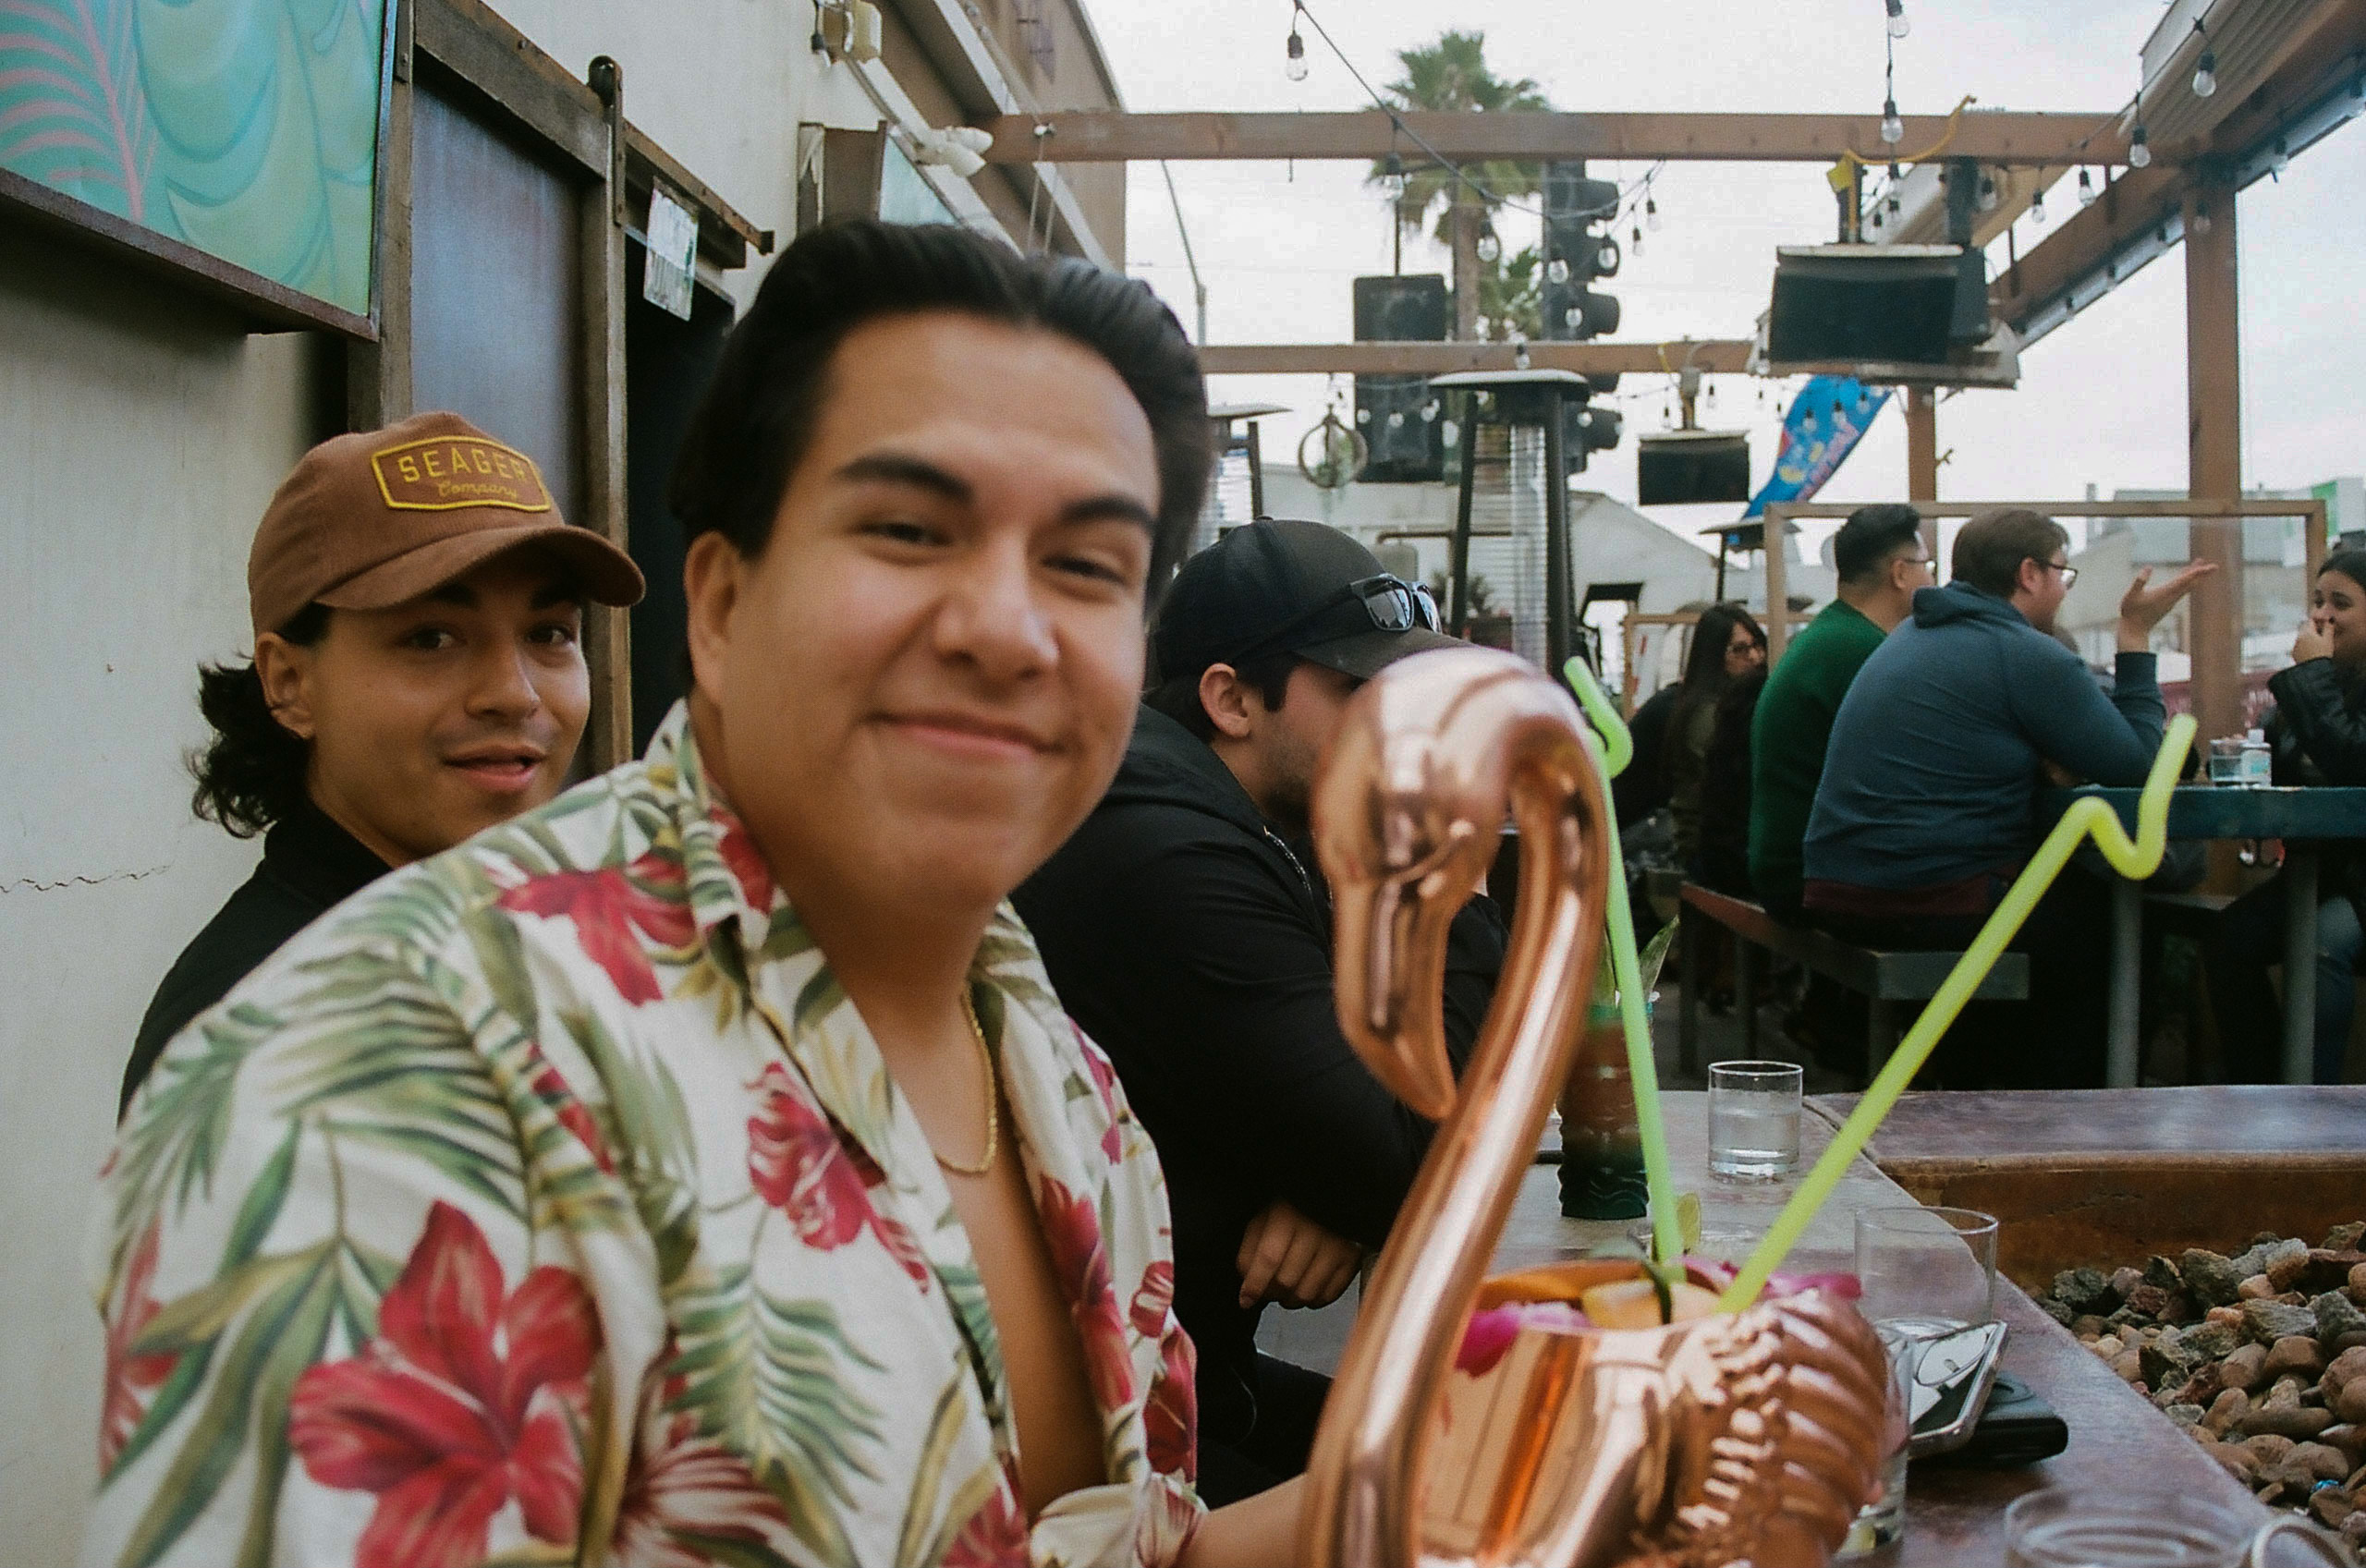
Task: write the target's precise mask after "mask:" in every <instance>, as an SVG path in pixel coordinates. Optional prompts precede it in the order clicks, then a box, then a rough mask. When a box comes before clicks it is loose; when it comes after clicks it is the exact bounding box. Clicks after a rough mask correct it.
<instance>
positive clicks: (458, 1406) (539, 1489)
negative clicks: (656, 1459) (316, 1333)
mask: <svg viewBox="0 0 2366 1568" xmlns="http://www.w3.org/2000/svg"><path fill="white" fill-rule="evenodd" d="M599 1348H600V1326H599V1320H598V1318H597V1315H596V1314H595V1313H594V1311H593V1309H592V1306H591V1298H590V1296H589V1295H586V1294H585V1292H584V1289H583V1286H582V1284H581V1283H580V1282H579V1281H578V1280H577V1279H576V1278H575V1276H574V1275H573V1274H570V1273H568V1272H567V1270H564V1269H559V1268H555V1267H552V1266H550V1265H547V1264H546V1265H544V1266H543V1267H542V1268H539V1269H536V1270H534V1271H533V1272H531V1273H530V1274H528V1275H527V1276H526V1278H525V1280H524V1281H523V1282H521V1283H520V1284H519V1285H518V1289H517V1291H516V1292H515V1293H514V1294H512V1293H509V1292H508V1291H507V1290H506V1282H505V1281H504V1280H503V1277H502V1272H501V1263H500V1260H499V1259H498V1258H494V1255H493V1249H492V1248H491V1247H490V1246H486V1245H485V1239H484V1234H483V1233H482V1231H480V1230H478V1229H477V1226H476V1222H474V1221H472V1220H470V1218H469V1217H468V1216H467V1215H466V1214H463V1213H462V1212H461V1211H460V1210H458V1209H455V1208H453V1207H452V1206H451V1205H450V1204H448V1203H442V1202H439V1203H437V1204H436V1205H435V1206H434V1207H433V1209H430V1210H429V1211H428V1216H427V1228H426V1232H425V1234H422V1235H421V1237H420V1241H419V1245H418V1246H416V1247H415V1248H413V1249H412V1251H411V1255H410V1258H409V1261H408V1262H407V1263H406V1264H405V1265H404V1266H403V1271H402V1276H401V1277H400V1278H399V1279H397V1280H396V1282H395V1283H394V1287H393V1288H392V1289H390V1290H389V1291H387V1292H386V1295H385V1299H384V1301H383V1302H381V1303H380V1304H379V1307H378V1337H377V1338H376V1339H374V1340H372V1342H371V1343H369V1344H368V1345H367V1346H366V1347H364V1349H363V1350H362V1352H361V1353H360V1355H356V1356H354V1357H353V1358H352V1359H350V1360H348V1361H335V1362H325V1363H323V1364H322V1365H320V1366H318V1367H312V1368H311V1369H310V1370H309V1371H307V1372H306V1373H305V1374H304V1375H303V1376H302V1377H301V1378H299V1379H298V1380H296V1388H295V1392H294V1393H293V1395H292V1396H291V1397H290V1399H289V1401H288V1432H287V1436H288V1441H289V1443H290V1445H291V1446H292V1447H293V1448H294V1449H295V1451H296V1453H297V1454H298V1455H299V1457H300V1458H301V1459H302V1460H303V1463H304V1469H305V1472H306V1473H307V1474H308V1475H310V1476H311V1477H312V1479H313V1480H315V1481H317V1482H319V1483H320V1484H321V1485H322V1486H324V1487H331V1488H335V1489H338V1490H340V1491H367V1492H374V1493H376V1494H377V1498H378V1506H377V1509H376V1511H375V1512H374V1513H372V1514H371V1516H370V1523H369V1525H367V1526H366V1527H365V1528H364V1529H363V1530H362V1532H361V1537H360V1540H359V1541H358V1542H356V1543H355V1547H354V1559H355V1561H357V1562H367V1563H370V1564H372V1568H409V1565H417V1568H467V1565H469V1564H473V1563H477V1562H482V1560H483V1558H484V1555H485V1544H486V1536H487V1533H488V1531H489V1528H490V1526H491V1525H492V1523H493V1518H494V1514H496V1513H500V1512H501V1511H502V1509H504V1508H505V1507H506V1506H507V1505H508V1504H509V1503H510V1502H511V1501H516V1502H517V1504H518V1512H519V1513H520V1514H521V1516H522V1517H523V1519H524V1521H525V1525H526V1528H527V1530H528V1531H529V1532H530V1533H531V1534H532V1535H533V1536H534V1537H535V1538H537V1539H540V1540H544V1541H550V1542H553V1543H555V1544H557V1545H561V1546H570V1545H572V1544H573V1543H574V1540H575V1535H576V1527H577V1526H576V1516H577V1513H578V1512H579V1505H580V1502H581V1499H582V1494H583V1456H582V1454H581V1453H580V1452H579V1449H578V1448H577V1444H576V1436H575V1434H576V1432H577V1431H578V1430H579V1429H580V1428H581V1426H582V1423H583V1421H584V1418H585V1415H586V1407H587V1405H588V1404H589V1395H588V1392H587V1390H586V1383H585V1380H586V1378H587V1377H588V1376H589V1375H590V1373H591V1363H592V1359H593V1357H594V1356H595V1355H598V1353H599Z"/></svg>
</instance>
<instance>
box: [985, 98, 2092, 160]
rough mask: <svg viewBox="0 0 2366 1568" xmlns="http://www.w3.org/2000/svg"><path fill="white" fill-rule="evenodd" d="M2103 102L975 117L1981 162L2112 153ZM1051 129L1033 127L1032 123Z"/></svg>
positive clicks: (1193, 147) (1228, 141)
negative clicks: (1945, 110)
mask: <svg viewBox="0 0 2366 1568" xmlns="http://www.w3.org/2000/svg"><path fill="white" fill-rule="evenodd" d="M2116 115H2117V111H2116V110H2106V111H2103V112H2100V113H2095V114H2021V113H2007V112H1996V113H1986V112H1982V111H1976V110H1972V111H1966V112H1965V113H1963V114H1962V115H1957V116H1954V117H1953V124H1952V125H1951V124H1950V117H1949V116H1946V115H1916V116H1914V117H1912V118H1910V119H1909V120H1907V122H1906V135H1905V138H1904V139H1903V140H1901V141H1899V142H1898V144H1897V146H1896V148H1892V147H1891V146H1889V145H1888V144H1887V143H1885V142H1884V141H1883V140H1882V139H1881V116H1880V115H1565V114H1510V115H1488V114H1431V113H1409V114H1406V115H1400V116H1398V118H1400V119H1401V120H1402V121H1403V123H1404V125H1405V127H1406V129H1407V130H1408V131H1409V132H1410V133H1411V135H1410V136H1409V135H1407V134H1405V132H1400V131H1398V130H1397V129H1396V127H1395V125H1394V124H1392V123H1391V120H1390V117H1389V116H1388V115H1384V114H1382V113H1380V112H1379V111H1378V110H1363V111H1359V112H1355V113H1348V114H1309V115H1294V114H1209V113H1192V114H1171V115H1128V114H1125V113H1122V112H1118V111H1103V110H1088V111H1075V112H1067V113H1059V114H1049V115H1000V116H998V117H996V118H993V119H989V120H986V121H984V122H983V124H984V127H985V128H986V129H988V130H990V131H992V132H994V148H993V150H992V151H990V152H987V154H986V159H987V161H988V162H989V163H996V164H1031V163H1033V162H1034V161H1035V160H1036V159H1037V158H1038V157H1041V158H1043V160H1044V161H1045V162H1047V163H1054V164H1114V163H1128V162H1141V161H1145V160H1152V159H1167V160H1176V159H1268V160H1279V159H1285V158H1309V159H1314V158H1345V159H1353V158H1384V157H1386V156H1387V155H1388V154H1389V153H1391V152H1395V153H1396V154H1397V156H1399V157H1401V158H1403V159H1404V160H1405V163H1406V164H1407V166H1408V167H1409V168H1410V167H1414V166H1417V165H1419V164H1421V163H1424V162H1426V161H1427V158H1426V155H1425V154H1424V153H1423V152H1422V151H1421V148H1420V147H1419V146H1418V145H1416V144H1415V142H1414V141H1413V140H1412V138H1413V137H1414V136H1418V137H1420V138H1421V140H1423V141H1426V142H1428V143H1429V144H1430V145H1431V146H1432V147H1433V148H1435V149H1436V150H1437V152H1439V153H1440V154H1441V155H1442V156H1445V157H1446V158H1450V159H1453V160H1455V161H1457V162H1476V161H1482V160H1486V159H1491V158H1509V159H1517V160H1520V161H1523V162H1531V163H1534V162H1544V161H1549V160H1554V159H1562V158H1614V159H1616V158H1623V159H1628V160H1630V161H1634V162H1651V161H1653V160H1656V159H1662V158H1665V159H1669V160H1700V161H1714V162H1738V163H1769V162H1772V163H1805V164H1829V163H1833V162H1835V161H1837V160H1838V159H1839V157H1840V156H1841V155H1842V154H1843V153H1844V152H1852V151H1853V152H1856V153H1857V155H1858V156H1859V157H1860V158H1862V159H1864V160H1866V161H1868V162H1871V163H1876V164H1880V163H1887V162H1888V161H1889V160H1890V158H1891V156H1892V155H1893V153H1895V154H1896V156H1897V158H1898V159H1899V161H1901V162H1910V161H1912V160H1914V159H1917V158H1921V157H1926V156H1930V155H1933V154H1935V153H1936V152H1938V151H1939V150H1940V149H1941V148H1942V147H1944V148H1945V152H1946V154H1947V155H1948V156H1950V157H1962V158H1976V159H1978V160H1980V161H1981V162H1982V163H1984V164H2038V165H2051V166H2053V167H2055V168H2060V167H2062V166H2063V165H2065V164H2119V163H2125V162H2126V161H2127V156H2128V143H2127V140H2126V139H2125V138H2124V137H2123V136H2122V135H2121V133H2120V129H2119V126H2118V121H2117V118H2116ZM1039 126H1042V127H1048V128H1050V134H1049V135H1048V136H1044V137H1040V138H1039V137H1038V136H1037V135H1036V128H1038V127H1039Z"/></svg>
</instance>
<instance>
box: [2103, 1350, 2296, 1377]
mask: <svg viewBox="0 0 2366 1568" xmlns="http://www.w3.org/2000/svg"><path fill="white" fill-rule="evenodd" d="M2260 1354H2261V1355H2265V1354H2266V1352H2265V1351H2262V1352H2261V1353H2260ZM2111 1369H2112V1372H2113V1374H2114V1375H2115V1376H2116V1377H2117V1378H2118V1379H2119V1380H2120V1381H2122V1382H2124V1383H2132V1382H2135V1381H2137V1380H2139V1379H2140V1378H2142V1377H2143V1376H2144V1361H2143V1352H2141V1351H2138V1350H2123V1351H2121V1352H2120V1353H2119V1355H2117V1356H2116V1358H2115V1359H2114V1360H2113V1361H2112V1364H2111Z"/></svg>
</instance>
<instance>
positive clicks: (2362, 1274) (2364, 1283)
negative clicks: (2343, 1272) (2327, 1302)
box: [2342, 1263, 2366, 1307]
mask: <svg viewBox="0 0 2366 1568" xmlns="http://www.w3.org/2000/svg"><path fill="white" fill-rule="evenodd" d="M2342 1294H2343V1295H2347V1296H2348V1297H2349V1299H2350V1300H2352V1301H2354V1302H2356V1303H2357V1304H2358V1305H2359V1306H2360V1307H2366V1263H2360V1265H2358V1267H2357V1268H2355V1269H2352V1270H2350V1271H2349V1282H2348V1284H2346V1285H2344V1286H2342Z"/></svg>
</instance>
